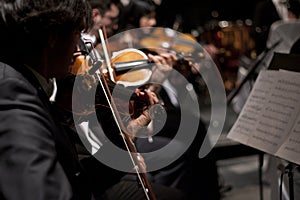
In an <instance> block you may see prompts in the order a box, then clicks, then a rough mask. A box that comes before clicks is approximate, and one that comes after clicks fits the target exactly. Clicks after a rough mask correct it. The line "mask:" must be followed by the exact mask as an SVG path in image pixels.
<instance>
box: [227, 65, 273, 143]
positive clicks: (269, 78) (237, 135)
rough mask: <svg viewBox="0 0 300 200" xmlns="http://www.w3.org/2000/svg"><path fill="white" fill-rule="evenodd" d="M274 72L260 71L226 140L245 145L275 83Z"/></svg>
mask: <svg viewBox="0 0 300 200" xmlns="http://www.w3.org/2000/svg"><path fill="white" fill-rule="evenodd" d="M276 75H277V74H276V72H275V71H270V72H266V71H262V72H261V73H260V74H259V76H258V77H257V80H256V82H255V85H254V87H253V89H252V91H251V93H250V95H249V97H248V99H247V102H246V103H245V105H244V107H243V110H242V111H241V113H240V115H239V117H238V119H237V120H236V122H235V124H234V125H233V127H232V128H231V130H230V132H229V134H228V138H230V139H232V140H235V141H238V142H240V143H243V144H247V143H248V140H249V138H250V137H251V134H253V132H254V130H255V129H254V128H255V126H256V124H257V122H258V120H257V117H258V115H259V113H260V111H261V110H262V109H263V107H264V104H265V103H266V102H267V101H266V98H267V96H269V93H270V90H271V87H272V86H273V85H274V83H275V81H276Z"/></svg>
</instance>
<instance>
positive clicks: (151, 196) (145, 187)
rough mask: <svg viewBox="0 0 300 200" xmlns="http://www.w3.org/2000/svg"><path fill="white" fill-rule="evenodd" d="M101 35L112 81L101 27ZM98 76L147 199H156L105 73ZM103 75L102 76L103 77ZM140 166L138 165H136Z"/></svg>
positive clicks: (109, 72) (112, 76) (112, 74)
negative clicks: (142, 169) (141, 169)
mask: <svg viewBox="0 0 300 200" xmlns="http://www.w3.org/2000/svg"><path fill="white" fill-rule="evenodd" d="M99 35H100V39H101V43H102V47H103V51H104V52H103V53H104V57H105V62H106V66H107V70H108V74H109V77H110V78H113V79H112V81H114V77H115V75H114V73H113V70H112V67H111V61H110V59H109V54H108V50H107V45H106V41H105V38H104V33H103V30H102V29H99ZM96 75H97V78H98V80H99V82H100V85H101V87H102V90H103V92H104V95H105V98H106V100H107V102H108V104H109V107H110V109H111V111H112V115H113V117H114V120H115V122H116V125H117V127H118V130H119V132H120V135H121V136H122V139H123V142H124V144H125V148H126V150H127V152H128V154H129V157H130V160H131V163H132V164H133V167H134V169H135V172H136V175H137V177H138V180H139V182H140V184H141V186H142V189H143V192H144V194H145V197H146V199H147V200H156V197H155V195H154V192H153V190H152V187H151V185H150V183H149V180H148V178H147V175H146V173H145V172H140V170H139V168H141V166H140V163H139V162H138V158H137V157H134V156H133V155H137V150H136V147H135V145H134V143H133V141H132V139H131V138H130V137H129V135H130V134H129V133H128V132H127V130H126V128H125V126H124V124H123V122H122V120H121V117H120V115H119V113H118V111H117V107H116V104H115V102H114V99H113V97H112V94H111V92H110V89H109V86H108V83H107V81H106V79H105V77H103V76H104V75H103V73H99V71H98V73H96ZM101 77H102V78H101ZM136 166H138V167H136Z"/></svg>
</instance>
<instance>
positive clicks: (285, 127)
mask: <svg viewBox="0 0 300 200" xmlns="http://www.w3.org/2000/svg"><path fill="white" fill-rule="evenodd" d="M299 113H300V74H299V73H296V72H286V71H262V72H261V73H260V74H259V77H258V78H257V80H256V83H255V85H254V88H253V90H252V92H251V93H250V96H249V98H248V100H247V102H246V104H245V106H244V108H243V110H242V112H241V114H240V116H239V117H238V120H237V121H236V123H235V124H234V126H233V128H232V129H231V131H230V133H229V134H228V137H229V138H230V139H233V140H236V141H238V142H241V143H243V144H246V145H248V146H251V147H254V148H257V149H260V150H262V151H264V152H267V153H270V154H272V155H276V156H279V157H281V158H283V159H287V160H288V161H291V162H295V163H298V164H300V119H299Z"/></svg>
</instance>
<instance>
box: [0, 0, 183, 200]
mask: <svg viewBox="0 0 300 200" xmlns="http://www.w3.org/2000/svg"><path fill="white" fill-rule="evenodd" d="M0 8H1V9H0V14H1V15H0V29H1V31H0V43H1V46H0V74H1V75H0V89H1V93H0V108H1V112H0V123H1V124H0V138H1V140H0V159H1V166H0V199H5V200H6V199H10V200H12V199H16V200H19V199H24V200H25V199H30V200H35V199H44V200H47V199H80V200H81V199H82V200H88V199H95V198H96V199H100V198H102V196H100V195H99V193H100V194H101V193H102V192H103V191H105V190H106V189H107V188H109V187H111V186H112V185H113V184H115V183H116V182H118V181H119V179H120V178H121V177H123V176H124V173H123V172H119V171H117V170H114V169H111V168H109V167H107V166H104V165H103V164H101V163H100V162H97V160H96V159H95V158H93V157H91V156H87V157H86V158H85V159H83V160H79V158H78V155H77V152H76V149H75V148H74V145H75V143H74V141H73V140H72V137H71V136H70V135H69V134H68V132H66V131H65V129H64V127H62V126H61V121H59V119H60V118H61V116H59V115H58V114H57V112H56V109H55V106H54V105H53V104H52V103H51V102H50V100H49V99H50V96H52V94H53V92H55V88H56V84H55V80H60V79H63V78H65V76H66V75H67V74H68V72H69V66H70V63H71V60H72V57H73V53H74V51H75V47H76V44H77V43H78V40H79V38H80V36H81V32H82V31H83V30H84V29H87V28H88V26H89V25H90V23H89V19H90V17H89V16H90V13H91V10H90V7H89V6H88V5H87V4H86V3H85V1H82V0H60V1H56V0H39V1H37V0H24V1H17V0H12V1H1V2H0ZM106 176H109V177H110V178H109V179H107V178H106ZM90 177H97V178H99V179H94V180H91V179H90ZM131 186H132V188H131V189H132V190H131V191H130V192H132V191H136V193H137V194H138V193H139V191H140V190H139V188H138V186H137V184H136V183H135V184H133V183H132V184H131ZM134 189H135V190H134ZM125 192H126V190H125V191H124V190H123V194H125ZM174 195H176V193H174ZM179 196H180V195H179ZM141 199H144V197H143V198H141ZM158 199H159V198H158ZM161 199H163V198H161ZM165 199H167V198H165ZM174 199H176V198H175V197H174Z"/></svg>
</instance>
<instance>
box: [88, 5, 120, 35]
mask: <svg viewBox="0 0 300 200" xmlns="http://www.w3.org/2000/svg"><path fill="white" fill-rule="evenodd" d="M88 2H89V4H90V5H91V7H92V16H93V21H94V29H95V30H97V29H99V28H100V27H101V26H105V28H106V32H107V35H108V36H111V35H113V34H114V33H115V32H116V30H117V29H118V23H119V15H120V12H121V10H122V4H121V3H120V1H119V0H101V1H99V0H88ZM95 30H94V32H92V34H95V32H96V31H95Z"/></svg>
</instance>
